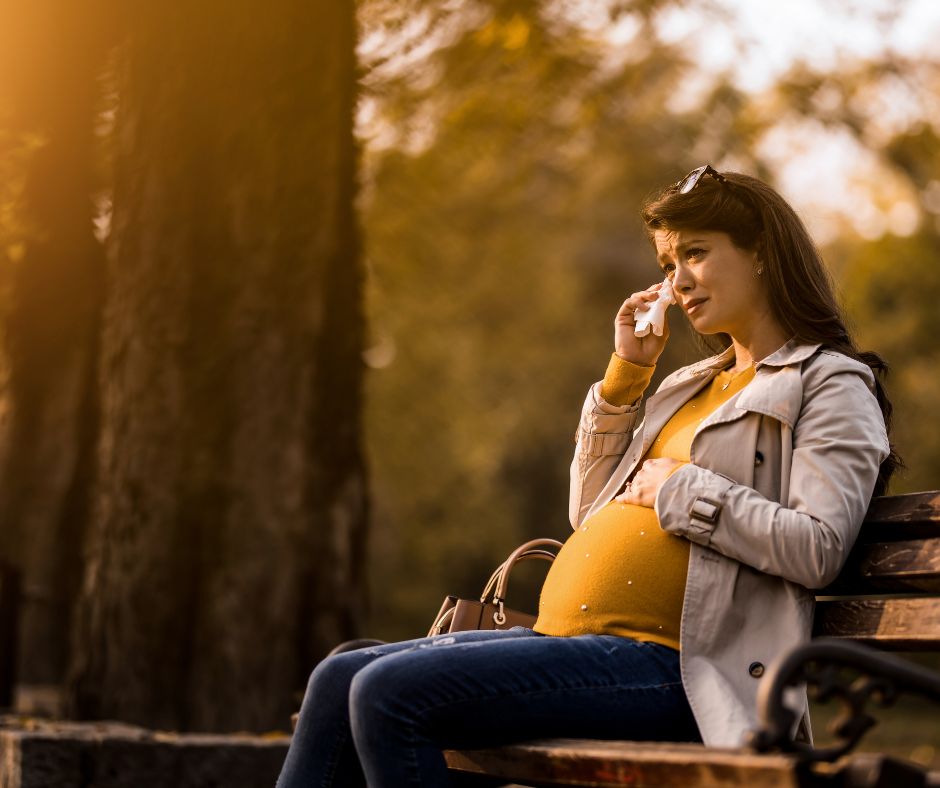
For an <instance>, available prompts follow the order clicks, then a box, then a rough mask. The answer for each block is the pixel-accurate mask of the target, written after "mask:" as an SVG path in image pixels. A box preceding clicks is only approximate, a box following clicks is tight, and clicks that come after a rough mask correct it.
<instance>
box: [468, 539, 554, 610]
mask: <svg viewBox="0 0 940 788" xmlns="http://www.w3.org/2000/svg"><path fill="white" fill-rule="evenodd" d="M530 558H541V559H543V560H545V561H554V560H555V554H554V553H553V552H552V551H551V550H526V551H525V552H524V553H522V555H520V556H519V557H518V558H517V559H516V561H517V562H518V561H526V560H528V559H530ZM505 566H506V562H505V561H503V563H501V564H500V565H499V566H497V567H496V569H494V570H493V574H491V575H490V579H489V580H487V581H486V587H485V588H484V589H483V593H482V594H480V601H481V602H484V603H485V602H486V600H487V599H488V598H489V596H490V593H492V591H493V589H494V588H495V587H496V583H497V582H498V581H499V578H500V577H502V574H503V569H504V568H505Z"/></svg>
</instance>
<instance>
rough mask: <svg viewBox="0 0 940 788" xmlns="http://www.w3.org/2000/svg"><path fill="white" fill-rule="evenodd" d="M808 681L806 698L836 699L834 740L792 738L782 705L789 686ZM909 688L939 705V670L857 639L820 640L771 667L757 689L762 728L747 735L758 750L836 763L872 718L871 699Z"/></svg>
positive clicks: (888, 700)
mask: <svg viewBox="0 0 940 788" xmlns="http://www.w3.org/2000/svg"><path fill="white" fill-rule="evenodd" d="M800 684H806V687H807V690H808V692H809V695H810V698H811V699H813V700H817V701H822V702H825V701H828V700H830V699H833V698H835V699H837V700H838V701H839V702H840V703H841V705H842V713H841V714H840V715H839V716H838V717H837V718H836V720H835V721H834V722H833V725H832V730H831V731H830V732H831V733H833V734H834V735H835V736H836V737H837V739H838V741H837V743H836V744H834V745H833V746H832V747H826V748H822V749H813V747H812V746H811V745H809V744H807V743H806V742H798V741H793V740H792V739H791V738H790V733H789V732H790V731H791V730H792V729H793V728H794V724H795V722H796V717H795V713H794V712H793V711H792V710H791V709H790V708H789V707H787V706H785V705H784V703H783V696H784V691H785V690H786V689H787V688H788V687H796V686H798V685H800ZM904 692H908V693H913V694H918V695H922V696H925V697H927V698H930V699H931V700H933V701H935V702H937V703H940V674H938V673H935V672H934V671H932V670H928V669H927V668H924V667H921V666H920V665H915V664H913V663H911V662H908V661H906V660H903V659H900V658H899V657H894V656H890V655H888V654H883V653H881V652H879V651H876V650H874V649H872V648H869V647H867V646H862V645H860V644H858V643H852V642H845V641H841V640H835V639H832V638H819V639H817V640H813V641H811V642H810V643H806V644H804V645H802V646H798V647H797V648H795V649H793V651H791V652H790V653H789V654H787V655H785V656H784V657H783V658H781V659H780V660H778V661H777V662H775V663H774V664H773V665H771V667H770V670H769V671H768V674H767V677H766V679H765V681H764V682H763V684H762V686H761V689H760V692H759V693H758V698H757V703H758V712H759V714H760V720H761V728H759V729H758V730H757V731H754V732H753V733H752V734H751V736H750V741H749V743H750V745H751V746H752V747H754V748H755V749H756V750H758V751H759V752H767V751H771V750H778V751H783V752H796V753H798V754H800V756H801V757H802V758H803V759H804V760H806V761H835V760H836V759H838V758H839V757H841V756H842V755H844V754H845V753H847V752H848V751H849V750H851V749H852V748H853V747H854V746H855V745H856V744H857V743H858V742H859V741H860V740H861V738H862V736H863V735H864V734H865V732H866V731H867V730H868V729H869V728H871V727H872V726H873V725H875V723H876V720H875V719H874V717H872V716H871V715H870V714H868V712H867V711H866V710H865V707H866V704H867V703H868V702H869V701H873V702H876V703H878V705H879V706H881V707H882V708H887V707H889V706H891V705H893V704H894V702H895V700H896V699H897V698H898V696H899V695H900V694H901V693H904Z"/></svg>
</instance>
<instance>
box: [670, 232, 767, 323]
mask: <svg viewBox="0 0 940 788" xmlns="http://www.w3.org/2000/svg"><path fill="white" fill-rule="evenodd" d="M654 241H655V244H656V257H657V261H658V262H659V265H660V267H661V268H662V269H663V271H664V272H665V273H666V274H667V275H668V276H669V278H670V279H671V280H672V288H673V292H674V293H675V296H676V302H677V303H678V304H679V305H680V306H681V307H682V309H683V310H684V311H685V313H686V315H687V316H688V318H689V322H691V323H692V327H693V328H694V329H695V330H696V331H698V332H699V333H700V334H719V333H725V334H730V335H731V336H733V337H735V338H738V339H745V338H749V337H751V336H752V335H753V333H754V331H755V330H756V329H757V327H758V326H760V325H762V324H763V323H765V319H766V316H767V314H768V311H769V310H768V304H767V296H766V293H765V291H764V287H763V284H762V280H761V279H760V277H759V276H758V275H757V268H758V262H757V253H756V252H750V251H747V250H745V249H740V248H738V247H737V246H735V245H734V242H733V241H732V240H731V236H729V235H728V234H727V233H722V232H713V231H709V230H657V231H656V233H655V235H654Z"/></svg>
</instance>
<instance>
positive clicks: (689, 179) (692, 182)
mask: <svg viewBox="0 0 940 788" xmlns="http://www.w3.org/2000/svg"><path fill="white" fill-rule="evenodd" d="M706 175H711V176H712V177H713V178H714V179H715V180H716V181H718V182H719V183H726V182H727V181H726V180H725V176H724V175H722V174H721V173H720V172H718V170H716V169H715V168H714V167H712V165H711V164H703V165H702V166H701V167H696V168H695V169H694V170H692V172H690V173H689V174H688V175H686V176H685V177H684V178H683V179H682V180H681V181H676V184H675V186H673V188H674V189H675V190H676V191H677V192H678V193H679V194H688V193H689V192H690V191H692V189H694V188H695V187H696V186H698V182H699V181H700V180H702V178H704V177H705V176H706Z"/></svg>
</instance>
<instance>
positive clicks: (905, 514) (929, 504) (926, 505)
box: [865, 490, 940, 523]
mask: <svg viewBox="0 0 940 788" xmlns="http://www.w3.org/2000/svg"><path fill="white" fill-rule="evenodd" d="M865 522H866V523H911V522H940V490H930V491H928V492H916V493H908V494H906V495H886V496H882V497H880V498H872V501H871V505H870V506H869V507H868V514H867V515H866V516H865Z"/></svg>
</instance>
